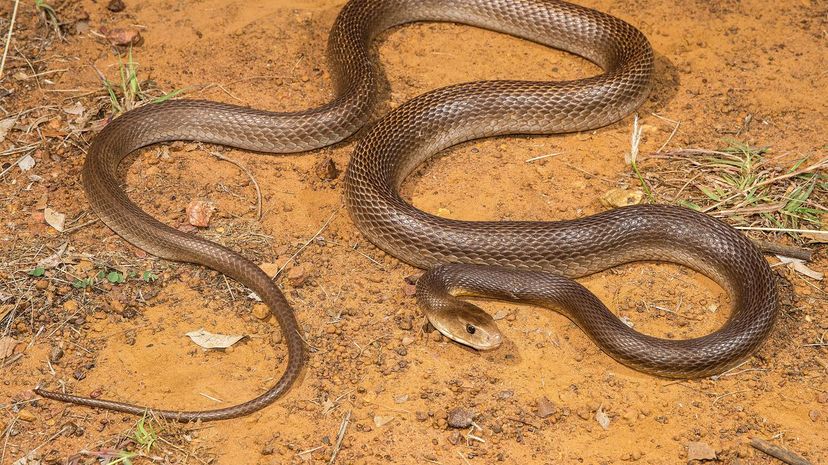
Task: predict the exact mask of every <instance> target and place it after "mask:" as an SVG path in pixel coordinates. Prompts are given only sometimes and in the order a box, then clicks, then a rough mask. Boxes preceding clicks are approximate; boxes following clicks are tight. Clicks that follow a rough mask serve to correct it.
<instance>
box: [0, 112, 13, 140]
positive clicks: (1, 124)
mask: <svg viewBox="0 0 828 465" xmlns="http://www.w3.org/2000/svg"><path fill="white" fill-rule="evenodd" d="M15 122H17V118H6V119H3V120H0V142H3V141H4V140H6V134H8V133H9V130H10V129H11V128H12V127H14V123H15Z"/></svg>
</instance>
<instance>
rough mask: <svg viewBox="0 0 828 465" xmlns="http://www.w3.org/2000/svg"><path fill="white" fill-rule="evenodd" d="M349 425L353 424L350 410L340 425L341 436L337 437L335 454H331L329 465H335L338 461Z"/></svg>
mask: <svg viewBox="0 0 828 465" xmlns="http://www.w3.org/2000/svg"><path fill="white" fill-rule="evenodd" d="M349 423H351V411H350V410H348V413H346V414H345V416H344V417H343V418H342V423H341V424H340V425H339V434H337V436H336V445H334V449H333V453H332V454H331V459H330V460H329V461H328V465H333V463H334V462H335V461H336V456H337V454H339V448H340V447H342V440H343V439H345V431H347V429H348V424H349Z"/></svg>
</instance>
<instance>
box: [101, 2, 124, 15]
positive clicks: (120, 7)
mask: <svg viewBox="0 0 828 465" xmlns="http://www.w3.org/2000/svg"><path fill="white" fill-rule="evenodd" d="M125 8H126V5H125V4H124V2H123V0H110V1H109V3H108V4H107V5H106V9H107V10H109V11H111V12H113V13H118V12H121V11H124V9H125Z"/></svg>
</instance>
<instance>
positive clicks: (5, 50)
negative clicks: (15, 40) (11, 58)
mask: <svg viewBox="0 0 828 465" xmlns="http://www.w3.org/2000/svg"><path fill="white" fill-rule="evenodd" d="M18 6H20V0H15V2H14V9H13V10H12V15H11V20H9V33H8V34H7V35H6V45H5V46H4V47H3V58H2V59H0V79H2V78H3V70H4V69H5V68H6V57H7V56H8V55H9V45H11V40H12V34H13V32H14V21H15V20H16V19H17V7H18Z"/></svg>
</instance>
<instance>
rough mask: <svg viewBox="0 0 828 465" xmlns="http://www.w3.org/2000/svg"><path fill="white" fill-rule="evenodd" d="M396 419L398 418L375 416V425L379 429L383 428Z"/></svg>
mask: <svg viewBox="0 0 828 465" xmlns="http://www.w3.org/2000/svg"><path fill="white" fill-rule="evenodd" d="M394 418H396V417H395V416H393V415H391V416H387V417H385V416H382V415H374V425H376V427H377V428H381V427H383V426H385V425H387V424H388V423H391V422H392V421H394Z"/></svg>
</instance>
